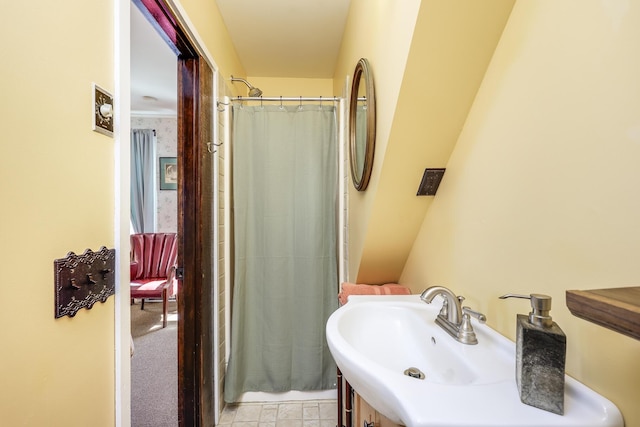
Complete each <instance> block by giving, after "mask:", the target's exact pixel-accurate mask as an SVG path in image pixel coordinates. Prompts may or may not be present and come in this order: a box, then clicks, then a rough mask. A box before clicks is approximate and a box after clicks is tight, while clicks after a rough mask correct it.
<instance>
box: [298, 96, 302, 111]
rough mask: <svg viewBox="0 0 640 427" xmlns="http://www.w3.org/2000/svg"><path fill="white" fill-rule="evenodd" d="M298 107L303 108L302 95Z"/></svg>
mask: <svg viewBox="0 0 640 427" xmlns="http://www.w3.org/2000/svg"><path fill="white" fill-rule="evenodd" d="M298 109H300V110H302V96H300V105H299V106H298Z"/></svg>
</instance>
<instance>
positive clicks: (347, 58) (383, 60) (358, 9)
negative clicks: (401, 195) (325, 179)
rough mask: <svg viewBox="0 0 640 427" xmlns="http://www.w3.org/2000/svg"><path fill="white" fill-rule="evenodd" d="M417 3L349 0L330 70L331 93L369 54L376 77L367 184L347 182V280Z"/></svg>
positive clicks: (356, 259) (354, 269)
mask: <svg viewBox="0 0 640 427" xmlns="http://www.w3.org/2000/svg"><path fill="white" fill-rule="evenodd" d="M419 6H420V1H419V0H411V1H402V2H398V1H392V0H376V1H370V0H352V1H351V6H350V9H349V16H348V19H347V24H346V28H345V32H344V37H343V41H342V46H341V49H340V54H339V56H338V63H337V66H336V70H335V74H334V93H335V94H336V95H340V94H342V92H343V88H344V85H345V78H348V82H349V85H350V84H351V77H352V76H353V71H354V69H355V67H356V64H357V62H358V60H359V59H360V58H367V59H368V60H369V63H370V65H371V69H372V72H373V76H374V79H375V91H376V114H377V126H376V150H375V159H374V162H373V172H372V175H371V181H370V182H369V187H368V189H367V191H365V192H358V191H356V190H355V189H354V188H353V185H351V184H350V183H349V186H348V188H349V224H348V227H349V279H350V280H355V278H356V274H357V273H358V268H359V264H360V257H361V254H362V251H363V249H364V243H365V239H366V235H367V227H368V224H369V218H370V215H371V212H372V204H373V202H374V200H375V194H376V189H377V186H378V181H379V178H380V170H381V169H382V163H383V162H382V161H381V159H382V158H383V157H384V153H385V150H386V147H387V142H388V140H389V134H390V132H391V124H392V121H393V115H394V110H395V105H396V104H397V99H398V95H399V92H400V85H401V83H402V75H403V73H404V69H405V64H406V62H407V55H408V52H409V46H410V44H411V37H412V35H413V28H414V26H415V21H416V17H417V14H418V9H419ZM347 95H348V93H347Z"/></svg>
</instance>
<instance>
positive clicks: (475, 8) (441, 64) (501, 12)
mask: <svg viewBox="0 0 640 427" xmlns="http://www.w3.org/2000/svg"><path fill="white" fill-rule="evenodd" d="M513 4H514V0H485V1H482V2H478V1H475V0H468V1H455V2H451V1H440V0H423V1H422V3H421V6H420V11H419V15H418V19H417V22H416V28H415V31H414V36H413V40H412V43H411V49H410V52H409V57H408V60H407V66H406V69H405V73H404V77H403V81H402V87H401V89H400V95H399V98H398V103H397V105H396V109H395V114H394V119H393V124H392V128H391V133H390V137H389V141H388V143H387V146H386V147H387V148H386V152H385V153H381V154H382V155H381V156H378V154H377V153H376V156H378V158H377V159H376V161H381V162H383V164H382V168H381V173H380V178H379V181H378V185H377V187H376V188H375V189H373V191H375V192H376V193H375V199H374V202H373V205H372V209H371V211H370V212H369V218H368V223H367V228H366V230H367V231H366V235H365V238H364V243H363V248H362V253H361V257H360V261H359V267H358V274H357V282H358V283H385V282H394V281H397V280H398V279H399V277H400V274H401V273H402V269H403V267H404V264H405V261H406V259H407V257H408V255H409V252H410V251H411V247H412V245H413V241H414V239H415V236H416V235H417V234H418V231H419V228H420V226H421V224H422V221H423V219H424V216H425V214H426V212H427V209H428V207H429V206H430V204H431V203H432V201H433V199H434V197H430V196H416V192H417V190H418V185H419V183H420V180H421V178H422V175H423V172H424V169H425V168H429V167H431V168H433V167H438V168H442V167H446V165H447V162H448V159H449V156H450V155H451V152H452V151H453V148H454V146H455V143H456V141H457V139H458V135H459V134H460V132H461V130H462V128H463V126H464V123H465V120H466V118H467V114H468V112H469V109H470V108H471V105H472V104H473V101H474V99H475V95H476V93H477V91H478V88H479V87H480V84H481V82H482V79H483V77H484V74H485V71H486V69H487V67H488V65H489V62H490V60H491V57H492V56H493V52H494V50H495V47H496V45H497V43H498V41H499V40H500V36H501V34H502V31H503V29H504V27H505V25H506V23H507V20H508V18H509V15H510V13H511V9H512V8H513ZM446 179H447V175H446V173H445V176H444V180H446ZM444 180H443V182H444ZM367 191H369V190H367ZM358 255H359V254H354V253H351V254H350V256H358Z"/></svg>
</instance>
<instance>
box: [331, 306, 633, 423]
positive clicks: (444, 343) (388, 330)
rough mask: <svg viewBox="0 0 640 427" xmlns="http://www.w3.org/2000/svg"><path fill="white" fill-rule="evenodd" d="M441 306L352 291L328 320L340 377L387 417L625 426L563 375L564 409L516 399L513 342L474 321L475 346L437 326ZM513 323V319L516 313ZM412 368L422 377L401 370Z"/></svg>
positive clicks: (400, 420) (599, 398)
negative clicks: (547, 408)
mask: <svg viewBox="0 0 640 427" xmlns="http://www.w3.org/2000/svg"><path fill="white" fill-rule="evenodd" d="M441 306H442V300H441V298H440V297H437V298H436V299H435V300H434V301H433V303H431V304H426V303H424V302H422V301H421V300H420V297H419V295H410V296H352V297H350V298H349V302H348V303H347V304H345V305H344V306H342V307H341V308H339V309H338V310H336V311H335V312H334V313H333V314H332V315H331V317H330V318H329V320H328V321H327V341H328V344H329V349H330V350H331V354H332V355H333V358H334V359H335V361H336V364H337V365H338V367H339V368H340V370H341V371H342V374H343V376H344V377H345V378H346V380H347V381H349V383H350V384H351V386H352V387H353V388H354V389H355V390H356V392H357V393H358V394H359V395H360V396H362V398H363V399H365V400H366V401H367V402H368V403H369V404H370V405H371V406H373V407H374V408H375V409H376V410H377V411H378V412H380V413H381V414H383V415H384V416H386V417H387V418H389V419H390V420H392V421H394V422H396V423H398V424H403V425H406V426H408V427H421V426H425V427H427V426H429V427H435V426H441V427H444V426H451V427H453V426H474V427H480V426H487V427H489V426H491V427H498V426H509V427H515V426H529V427H543V426H575V427H596V426H606V427H623V426H624V422H623V420H622V415H621V414H620V411H619V410H618V408H617V407H616V406H615V405H614V404H613V403H611V402H610V401H609V400H607V399H605V398H604V397H602V396H600V395H598V394H596V393H595V392H594V391H592V390H591V389H589V388H587V387H586V386H585V385H583V384H581V383H579V382H578V381H576V380H574V379H572V378H571V377H568V376H567V377H566V381H565V384H566V385H565V404H564V408H565V414H564V415H556V414H553V413H550V412H546V411H543V410H541V409H537V408H534V407H531V406H528V405H525V404H524V403H522V402H520V397H519V394H518V388H517V386H516V381H515V344H514V343H513V342H512V341H510V340H508V339H507V338H505V337H503V336H502V335H500V334H499V333H498V332H496V331H494V330H493V329H491V328H490V327H488V326H486V325H481V324H479V323H478V322H476V321H475V319H472V324H473V328H474V330H475V331H476V335H477V337H478V344H477V345H466V344H461V343H459V342H457V341H456V340H455V339H453V338H452V337H451V336H450V335H448V334H447V333H446V332H445V331H444V330H442V329H441V328H440V327H439V326H437V325H436V324H435V318H436V316H437V314H438V312H439V311H440V307H441ZM514 322H515V319H514ZM408 368H417V370H419V371H420V372H422V373H423V374H424V376H425V377H424V379H418V378H412V377H409V376H407V375H405V374H404V371H405V370H406V369H408Z"/></svg>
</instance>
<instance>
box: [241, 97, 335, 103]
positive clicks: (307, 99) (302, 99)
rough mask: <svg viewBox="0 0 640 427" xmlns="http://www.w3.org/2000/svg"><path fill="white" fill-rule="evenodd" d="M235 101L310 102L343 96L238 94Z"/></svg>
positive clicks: (330, 99)
mask: <svg viewBox="0 0 640 427" xmlns="http://www.w3.org/2000/svg"><path fill="white" fill-rule="evenodd" d="M231 99H232V100H233V101H269V102H279V101H282V102H285V101H286V102H310V101H315V102H323V101H331V102H339V101H340V99H341V98H338V97H336V96H333V97H327V98H325V97H323V96H321V97H317V98H316V97H311V98H310V97H304V96H298V97H293V96H288V97H283V96H236V97H235V98H231Z"/></svg>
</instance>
